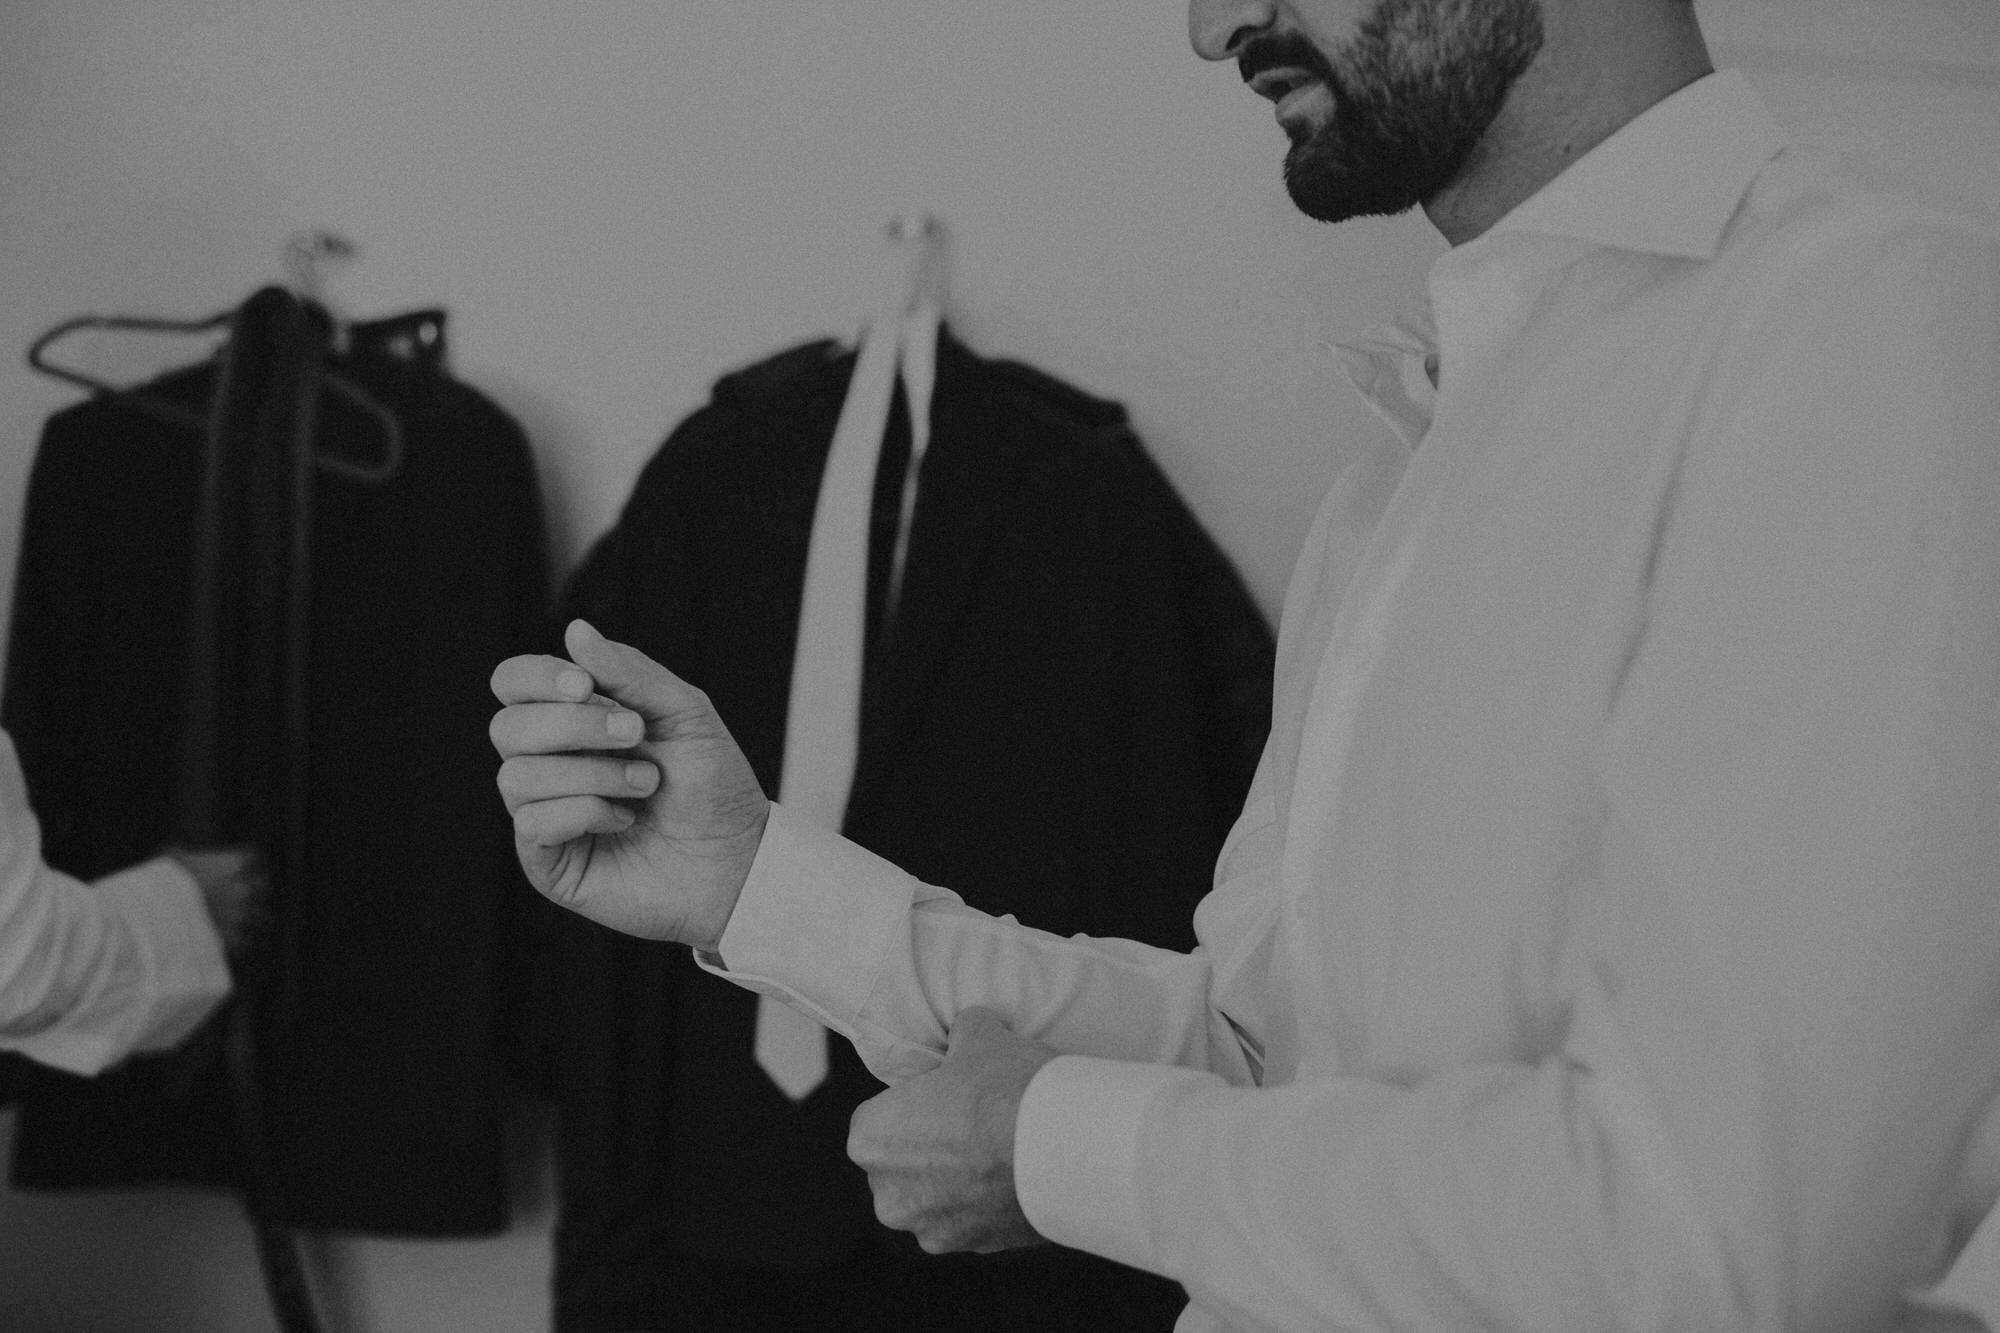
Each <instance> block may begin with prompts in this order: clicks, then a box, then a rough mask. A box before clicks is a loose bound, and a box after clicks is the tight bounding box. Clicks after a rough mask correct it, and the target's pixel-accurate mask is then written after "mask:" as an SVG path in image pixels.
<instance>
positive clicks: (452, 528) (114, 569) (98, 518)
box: [0, 311, 547, 1235]
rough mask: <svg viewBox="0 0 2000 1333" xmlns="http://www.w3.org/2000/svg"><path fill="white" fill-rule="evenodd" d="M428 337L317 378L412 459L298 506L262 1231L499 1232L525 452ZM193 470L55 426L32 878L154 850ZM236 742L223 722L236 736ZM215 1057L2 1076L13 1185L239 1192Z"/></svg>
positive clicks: (175, 759)
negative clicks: (349, 398) (505, 752)
mask: <svg viewBox="0 0 2000 1333" xmlns="http://www.w3.org/2000/svg"><path fill="white" fill-rule="evenodd" d="M442 328H443V316H442V314H441V313H440V312H436V311H425V312H419V313H417V314H414V315H411V316H407V317H399V318H396V319H390V320H382V321H374V322H371V323H368V324H362V325H357V326H356V327H355V328H354V329H353V330H352V351H351V353H350V354H349V355H347V356H345V357H341V358H337V359H336V362H335V367H334V368H335V369H337V370H338V371H339V372H340V373H342V374H344V375H346V376H347V377H348V378H350V379H352V380H354V381H356V382H358V383H360V384H361V385H362V387H364V388H365V389H367V390H368V391H369V392H371V393H372V394H373V395H374V396H375V397H377V398H378V399H380V400H382V401H383V402H384V403H385V404H386V405H388V406H389V407H390V408H391V409H392V410H394V411H395V413H396V414H397V416H398V417H399V419H400V420H401V422H402V425H403V429H404V432H405V435H406V437H407V440H408V451H407V457H406V459H405V462H404V465H403V468H402V470H401V472H400V473H399V474H398V475H397V476H396V477H395V478H394V480H392V481H390V482H388V483H387V484H385V485H382V486H379V487H368V486H361V485H357V484H355V483H354V482H351V481H348V480H345V479H343V478H341V477H338V476H334V475H330V474H321V475H320V476H319V477H318V479H317V481H316V484H315V492H314V505H313V514H312V526H313V536H314V542H313V545H314V550H313V561H312V602H311V620H310V634H309V640H310V656H309V661H310V677H309V689H308V697H309V701H310V728H309V730H310V735H309V746H308V778H309V784H310V788H309V794H310V802H309V809H310V811H311V820H310V823H309V826H308V828H307V830H306V836H305V847H304V852H305V864H304V866H303V867H302V868H301V871H300V873H299V874H298V875H297V877H296V878H295V879H294V880H292V881H291V882H289V883H283V884H280V885H279V886H278V899H279V902H278V907H279V916H280V929H278V930H276V931H274V932H272V934H271V935H270V936H269V937H268V938H267V940H266V943H265V946H264V947H265V949H266V951H267V953H271V954H275V956H267V958H266V959H265V960H264V961H265V963H267V964H268V966H266V967H263V968H261V969H259V970H260V971H261V972H263V973H264V974H266V975H268V976H269V977H271V978H272V979H273V981H274V985H275V989H276V991H277V992H278V997H277V998H275V999H273V998H272V997H271V996H262V997H252V998H253V999H255V1000H257V1001H258V1003H257V1004H256V1005H255V1006H254V1009H255V1020H256V1027H257V1032H258V1037H259V1040H258V1042H257V1047H258V1066H259V1067H258V1093H259V1102H260V1104H261V1109H262V1113H263V1118H264V1127H265V1137H266V1140H267V1146H268V1149H269V1152H270V1158H271V1163H270V1165H271V1173H272V1178H271V1180H270V1182H269V1184H270V1187H271V1191H270V1192H271V1196H272V1197H271V1203H272V1204H273V1205H274V1209H275V1212H276V1213H277V1215H278V1218H279V1220H281V1221H285V1222H289V1223H291V1224H294V1225H298V1226H302V1227H309V1228H325V1229H337V1230H354V1231H373V1232H384V1233H402V1234H434V1235H465V1234H478V1233H485V1232H491V1231H495V1230H498V1229H500V1228H502V1227H504V1226H505V1225H506V1221H507V1212H506V1206H505V1198H504V1190H503V1180H504V1174H505V1172H504V1162H503V1151H502V1134H501V1089H502V1054H503V1050H502V1043H503V1038H504V1035H505V1034H504V1025H505V1023H506V1022H507V1014H506V1007H507V1004H508V1001H509V997H510V995H511V994H512V993H513V990H514V987H513V982H512V979H511V977H510V975H509V963H508V956H509V949H508V946H507V943H506V942H507V940H508V938H509V937H510V930H509V920H510V915H511V914H512V913H513V912H514V910H515V904H516V903H517V902H518V901H519V900H520V899H521V898H523V897H530V896H531V895H529V894H528V892H527V890H526V889H525V888H524V886H522V885H521V883H520V872H519V870H518V868H517V867H516V866H515V864H514V860H513V854H512V839H511V835H510V833H509V830H508V826H507V820H506V816H505V812H504V810H502V809H501V807H500V804H499V802H498V800H497V798H496V796H495V794H494V790H493V766H494V761H493V756H492V751H491V748H490V746H489V744H488V742H487V739H486V728H487V723H488V720H489V719H490V717H491V715H492V710H493V702H492V696H491V694H490V693H489V691H488V689H487V680H488V678H489V676H490V674H491V672H492V669H493V666H494V664H495V663H496V662H498V661H499V660H500V659H501V658H502V657H504V656H506V655H508V654H509V653H512V652H516V651H519V650H520V648H521V646H522V645H523V644H526V643H530V642H533V641H534V640H535V639H536V638H538V636H539V635H540V634H541V632H542V627H543V626H544V625H545V624H546V614H547V572H546V559H545V555H544V536H543V530H542V522H541V514H540V507H539V502H538V499H537V492H536V485H535V480H534V473H533V468H532V463H531V460H530V456H529V452H528V448H527V442H526V440H525V438H524V436H523V435H522V433H521V430H520V428H519V426H518V425H516V424H515V422H514V421H513V420H512V419H511V418H509V417H508V416H506V415H505V414H504V413H502V412H501V411H500V409H499V408H498V407H496V406H495V405H494V404H493V403H492V402H491V401H490V400H488V399H487V398H486V397H485V396H483V395H482V394H480V393H478V392H476V391H475V390H473V389H471V388H469V387H467V386H466V385H464V384H462V383H460V382H458V381H457V380H455V379H453V378H451V377H450V376H449V375H448V374H447V373H445V371H444V369H443V367H442V364H441V361H440V360H439V356H440V353H441V349H442V346H443V340H442ZM426 330H428V333H426ZM214 381H215V368H214V367H213V366H210V365H203V366H199V367H194V368H191V369H189V370H186V371H183V372H178V373H176V374H174V375H171V376H168V377H166V378H165V379H164V380H163V381H161V382H160V383H158V384H157V385H156V386H154V392H155V394H156V395H157V396H160V397H164V398H167V399H169V400H173V401H177V402H180V403H182V404H185V405H187V406H189V407H192V408H195V409H198V410H199V409H203V408H205V407H206V406H207V404H208V403H209V402H210V400H211V397H212V394H213V388H214ZM321 413H322V416H321V440H322V446H323V447H324V448H326V449H328V450H330V451H333V452H336V453H339V454H342V455H344V456H347V457H350V458H353V459H356V460H365V459H369V458H372V457H374V456H377V455H379V453H380V451H381V442H380V438H379V431H378V430H377V428H376V427H375V426H374V425H373V423H372V422H370V421H368V420H367V419H366V418H363V417H361V416H360V415H359V414H358V413H357V412H356V411H355V410H354V409H353V408H351V407H349V406H348V405H347V404H346V403H345V402H344V401H342V400H340V399H339V398H337V397H334V396H332V395H328V396H327V397H326V398H325V399H324V400H323V401H322V404H321ZM198 459H199V439H198V437H197V433H196V432H195V431H193V430H190V429H187V428H185V427H180V426H175V425H169V424H164V423H162V422H159V421H157V420H154V419H153V418H151V417H148V416H146V415H143V414H141V413H139V412H137V411H135V410H133V409H131V408H130V407H128V406H126V405H125V404H124V403H122V402H120V401H118V400H111V399H101V400H93V401H90V402H86V403H82V404H79V405H77V406H75V407H72V408H69V409H66V410H64V411H62V412H59V413H57V414H56V415H55V416H54V417H53V418H51V419H50V421H49V422H48V424H47V426H46V429H45V431H44V434H43V439H42V444H41V448H40V451H39V453H38V454H37V456H36V460H35V466H34V472H33V476H32V479H31V481H30V485H29V494H28V505H27V513H26V521H25V529H24V537H23V544H22V551H21V562H20V567H19V574H18V583H17V589H16V594H15V601H14V623H13V630H12V638H11V643H10V648H9V659H8V669H7V682H6V694H5V700H4V706H0V715H4V720H5V725H6V726H7V728H8V729H9V730H10V731H11V732H12V733H13V735H14V737H15V739H16V741H17V743H18V745H19V748H20V752H21V759H22V764H23V767H24V769H25V770H26V773H27V777H28V786H29V790H30V792H31V794H32V798H33V802H34V806H35V809H36V811H37V813H38V814H39V815H40V817H41V820H42V823H43V828H44V830H45V833H46V853H47V857H48V859H49V861H50V862H51V864H54V865H56V866H58V867H60V868H62V869H64V870H67V871H69V872H71V873H73V874H77V875H80V876H83V877H85V878H94V877H96V876H99V875H101V874H104V873H106V872H109V871H111V870H114V869H117V868H119V867H121V866H124V865H128V864H131V863H132V862H135V861H138V860H142V859H144V858H146V857H149V856H152V855H153V854H155V853H156V852H157V851H158V850H159V849H160V847H161V846H162V845H164V844H165V843H166V842H168V841H169V839H170V838H171V837H172V836H173V830H174V805H175V801H174V794H175V786H176V783H177V780H178V771H179V770H178V763H179V759H180V754H181V750H180V746H181V729H182V703H181V696H182V693H183V689H184V684H185V681H186V679H187V674H188V666H187V663H188V641H189V610H188V608H189V595H190V594H189V588H190V559H191V554H192V550H193V543H194V515H195V514H196V512H197V509H198V505H197V501H196V495H197V474H198ZM240 576H241V577H244V578H248V577H249V572H248V571H242V572H241V573H240ZM242 725H243V713H242V711H241V710H240V709H238V710H236V711H235V712H234V713H232V712H231V711H230V710H228V709H225V712H224V715H223V717H222V719H221V727H222V729H223V730H224V732H225V734H226V733H228V732H229V731H230V729H231V728H240V727H241V726H242ZM265 1000H269V1001H270V1002H269V1003H265V1002H263V1001H265ZM216 1027H217V1024H216V1023H214V1022H211V1024H210V1025H209V1026H208V1028H206V1029H204V1031H203V1032H201V1033H198V1034H197V1035H196V1037H195V1038H194V1039H193V1040H192V1041H191V1042H190V1043H189V1045H188V1046H187V1047H186V1048H184V1049H183V1050H182V1051H180V1052H177V1053H173V1054H169V1055H163V1056H152V1057H141V1058H139V1059H136V1060H133V1061H130V1062H128V1063H127V1064H125V1065H124V1066H121V1067H120V1068H118V1069H116V1070H113V1071H111V1072H109V1073H106V1074H104V1075H102V1076H100V1077H98V1078H96V1079H91V1080H84V1079H77V1078H73V1077H70V1076H67V1075H63V1074H60V1073H57V1072H55V1071H52V1070H42V1069H39V1068H38V1067H32V1066H25V1062H17V1063H16V1064H15V1065H13V1066H12V1068H11V1069H10V1071H9V1077H10V1078H11V1079H12V1080H13V1081H14V1082H15V1083H16V1085H17V1086H16V1091H17V1093H18V1095H19V1096H20V1097H21V1099H22V1101H23V1103H24V1105H23V1109H22V1114H21V1119H20V1126H19V1132H18V1135H17V1138H16V1143H15V1156H14V1163H13V1178H14V1180H15V1182H16V1183H17V1184H20V1185H24V1186H28V1187H34V1188H56V1189H65V1188H92V1187H101V1186H122V1185H129V1184H139V1183H148V1182H195V1183H208V1184H218V1185H233V1184H236V1183H238V1182H239V1181H240V1180H241V1164H240V1162H239V1161H238V1159H237V1154H236V1150H235V1144H234V1143H233V1141H232V1136H231V1132H230V1129H229V1126H230V1123H231V1119H232V1116H231V1111H230V1101H229V1097H228V1094H227V1090H226V1084H225V1080H224V1077H223V1071H222V1068H221V1064H220V1061H219V1059H218V1047H219V1044H220V1043H219V1041H218V1039H217V1034H216V1031H215V1029H216Z"/></svg>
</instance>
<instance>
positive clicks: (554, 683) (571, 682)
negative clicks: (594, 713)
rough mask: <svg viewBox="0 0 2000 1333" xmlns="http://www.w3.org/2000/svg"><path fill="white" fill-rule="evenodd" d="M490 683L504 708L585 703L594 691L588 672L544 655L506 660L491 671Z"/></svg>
mask: <svg viewBox="0 0 2000 1333" xmlns="http://www.w3.org/2000/svg"><path fill="white" fill-rule="evenodd" d="M491 683H492V687H493V697H494V698H496V699H498V700H499V701H500V702H501V703H503V704H524V703H585V702H588V701H589V699H590V697H591V691H592V690H593V689H594V688H595V686H594V685H593V684H592V682H591V679H590V674H589V673H588V672H586V671H584V670H582V669H581V668H579V667H578V666H577V665H576V664H575V663H573V662H566V661H564V660H563V659H562V658H560V657H551V656H549V655H548V654H547V653H529V654H526V655H525V656H521V657H510V658H508V659H507V660H506V661H504V662H502V663H501V664H500V665H499V666H497V667H495V668H494V669H493V679H492V682H491Z"/></svg>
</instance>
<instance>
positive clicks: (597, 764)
mask: <svg viewBox="0 0 2000 1333" xmlns="http://www.w3.org/2000/svg"><path fill="white" fill-rule="evenodd" d="M497 781H498V783H499V786H500V796H501V798H502V799H503V800H505V801H506V803H507V809H508V811H509V812H513V811H517V810H519V809H520V808H521V807H522V806H525V805H533V804H535V803H536V802H538V801H550V800H556V799H559V798H562V797H567V796H602V797H604V798H606V799H609V800H633V799H638V798H643V797H647V796H651V795H652V794H653V791H654V789H655V788H657V787H658V786H659V785H660V770H659V769H657V768H655V767H654V766H653V765H652V764H649V763H647V762H646V761H645V760H643V759H627V758H624V757H621V756H617V755H588V754H549V755H543V754H536V755H517V756H515V757H513V758H511V759H508V760H507V761H506V762H504V763H502V764H501V765H500V774H499V777H498V779H497Z"/></svg>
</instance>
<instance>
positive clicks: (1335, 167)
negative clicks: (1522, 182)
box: [1238, 0, 1543, 222]
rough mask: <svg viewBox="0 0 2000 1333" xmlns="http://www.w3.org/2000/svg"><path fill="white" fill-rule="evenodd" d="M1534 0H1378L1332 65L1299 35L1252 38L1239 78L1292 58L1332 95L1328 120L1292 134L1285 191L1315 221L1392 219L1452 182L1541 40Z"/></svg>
mask: <svg viewBox="0 0 2000 1333" xmlns="http://www.w3.org/2000/svg"><path fill="white" fill-rule="evenodd" d="M1542 41H1543V31H1542V12H1541V5H1540V0H1381V3H1380V4H1378V5H1377V6H1376V8H1375V12H1374V13H1373V14H1371V15H1369V16H1368V18H1367V19H1366V20H1365V21H1364V22H1363V23H1362V25H1361V28H1360V30H1359V31H1358V32H1357V33H1356V34H1355V36H1354V39H1353V40H1352V41H1351V42H1349V43H1348V45H1347V46H1346V48H1345V49H1344V50H1342V51H1341V52H1340V53H1339V55H1338V57H1337V58H1338V60H1339V62H1340V67H1339V68H1338V69H1336V68H1335V65H1334V62H1333V60H1332V59H1329V58H1328V57H1327V56H1326V55H1325V54H1324V53H1322V52H1321V51H1320V50H1319V48H1317V47H1315V46H1314V45H1313V44H1312V43H1311V42H1309V41H1307V40H1306V39H1305V38H1304V37H1301V36H1298V35H1296V34H1290V33H1287V34H1283V35H1274V36H1271V37H1267V38H1263V39H1261V40H1258V41H1253V42H1251V43H1250V44H1249V46H1247V47H1246V48H1245V49H1244V51H1243V52H1242V54H1241V56H1240V57H1239V60H1238V64H1239V66H1240V67H1241V68H1242V70H1243V74H1244V78H1245V79H1246V80H1247V79H1249V78H1250V77H1252V76H1254V75H1255V74H1256V73H1257V72H1259V71H1260V70H1263V69H1270V68H1280V67H1284V66H1288V65H1290V66H1297V67H1299V68H1302V69H1305V70H1308V71H1310V72H1311V73H1312V75H1313V76H1314V77H1315V78H1317V79H1319V80H1321V81H1322V82H1323V84H1324V85H1325V87H1326V89H1327V91H1328V92H1329V93H1330V94H1331V95H1332V101H1333V112H1332V116H1331V118H1330V119H1329V120H1328V121H1327V122H1326V123H1325V124H1323V125H1321V126H1319V127H1318V128H1317V129H1315V130H1312V131H1309V132H1306V133H1303V134H1301V135H1299V136H1296V141H1295V142H1294V143H1293V145H1292V148H1291V151H1290V152H1289V153H1287V154H1286V156H1285V188H1286V190H1287V191H1288V192H1289V193H1290V194H1291V196H1292V202H1293V203H1295V204H1297V205H1298V206H1299V208H1300V210H1301V211H1303V212H1304V213H1305V214H1306V215H1307V216H1308V217H1312V218H1316V219H1318V220H1319V221H1321V222H1345V221H1346V220H1347V219H1349V218H1357V217H1367V216H1375V215H1379V216H1392V215H1394V214H1397V213H1402V212H1406V211H1407V210H1409V209H1411V208H1414V207H1416V206H1417V205H1418V204H1421V203H1424V202H1426V201H1428V200H1430V199H1432V198H1434V197H1435V196H1436V195H1437V194H1438V193H1440V192H1441V191H1442V190H1443V189H1444V188H1445V187H1446V186H1447V185H1449V184H1451V183H1452V182H1453V181H1454V180H1456V179H1458V177H1459V175H1460V174H1461V173H1462V172H1463V171H1464V170H1465V168H1466V165H1467V163H1468V162H1469V161H1470V160H1471V158H1472V155H1473V153H1474V151H1475V150H1476V149H1477V148H1478V147H1479V144H1480V141H1481V140H1482V139H1483V138H1484V137H1485V135H1486V131H1487V130H1488V128H1490V127H1491V126H1492V124H1493V121H1494V118H1495V117H1496V116H1498V115H1499V113H1500V107H1501V104H1502V103H1504V102H1505V101H1506V100H1507V94H1508V91H1509V90H1510V89H1512V87H1513V86H1514V81H1515V80H1516V79H1518V78H1520V76H1521V74H1522V73H1523V72H1524V71H1525V70H1526V69H1527V68H1528V66H1529V65H1531V64H1533V63H1534V60H1535V57H1536V55H1537V54H1539V53H1540V51H1541V49H1542Z"/></svg>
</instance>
